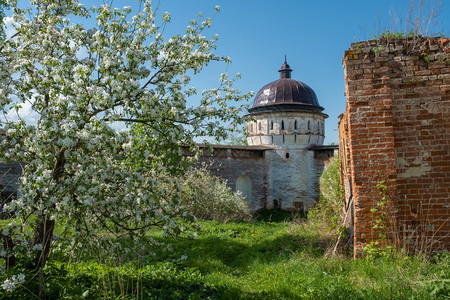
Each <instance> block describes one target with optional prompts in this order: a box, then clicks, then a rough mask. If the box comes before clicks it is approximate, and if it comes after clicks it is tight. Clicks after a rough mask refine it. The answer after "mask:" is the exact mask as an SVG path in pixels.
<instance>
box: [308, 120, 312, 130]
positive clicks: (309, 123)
mask: <svg viewBox="0 0 450 300" xmlns="http://www.w3.org/2000/svg"><path fill="white" fill-rule="evenodd" d="M308 130H311V121H308Z"/></svg>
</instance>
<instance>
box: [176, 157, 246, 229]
mask: <svg viewBox="0 0 450 300" xmlns="http://www.w3.org/2000/svg"><path fill="white" fill-rule="evenodd" d="M176 181H177V182H178V191H179V194H178V196H179V197H180V204H181V210H182V211H185V212H187V213H190V214H192V215H193V216H194V217H196V218H198V219H203V220H218V221H223V222H227V221H232V220H249V219H251V212H250V209H249V207H248V205H247V202H245V200H244V197H243V196H242V194H241V193H240V192H234V191H233V190H232V189H231V188H230V187H228V186H227V184H226V181H225V180H223V179H221V178H219V177H216V176H214V175H211V174H210V173H209V171H208V170H207V169H206V167H204V166H202V167H200V168H194V169H191V170H190V171H188V172H187V173H185V174H184V175H183V176H180V177H178V178H176Z"/></svg>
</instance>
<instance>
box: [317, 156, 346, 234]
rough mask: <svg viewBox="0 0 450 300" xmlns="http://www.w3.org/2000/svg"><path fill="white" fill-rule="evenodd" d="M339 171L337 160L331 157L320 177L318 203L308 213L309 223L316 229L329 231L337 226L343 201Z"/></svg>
mask: <svg viewBox="0 0 450 300" xmlns="http://www.w3.org/2000/svg"><path fill="white" fill-rule="evenodd" d="M339 170H340V162H339V158H338V157H333V158H332V159H331V161H330V164H329V165H328V166H327V167H326V169H325V170H324V172H323V174H322V176H321V177H320V199H319V202H318V203H317V204H316V206H315V207H313V208H312V209H311V210H310V211H309V212H308V219H309V221H310V223H311V224H312V225H313V226H315V227H317V228H321V229H324V228H326V229H328V230H331V229H334V228H336V227H337V225H338V222H339V219H340V215H341V212H342V206H343V199H344V190H343V188H342V184H341V179H340V172H339Z"/></svg>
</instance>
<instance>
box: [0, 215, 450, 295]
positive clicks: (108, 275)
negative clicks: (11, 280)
mask: <svg viewBox="0 0 450 300" xmlns="http://www.w3.org/2000/svg"><path fill="white" fill-rule="evenodd" d="M284 217H286V215H279V214H275V215H271V214H267V213H266V215H263V216H260V217H259V218H257V219H256V220H255V221H251V222H229V223H226V224H223V223H219V222H215V221H201V222H199V224H200V225H201V230H198V231H196V233H197V237H196V238H189V237H188V236H190V235H191V234H194V232H193V231H192V232H189V233H188V234H186V235H185V237H178V238H176V237H170V238H167V237H165V238H163V237H162V234H161V232H159V231H155V232H153V233H151V234H152V236H153V238H154V239H155V240H156V241H159V242H161V243H160V245H159V246H152V247H150V246H149V247H148V248H147V250H146V251H144V252H142V253H139V255H138V256H136V255H130V254H126V253H124V255H123V256H122V257H121V258H120V259H119V260H118V261H111V260H110V259H109V257H108V256H105V255H100V254H99V253H94V252H92V251H89V250H87V251H86V255H85V256H84V257H85V258H84V259H81V260H78V261H72V260H71V258H70V256H68V255H66V254H64V253H58V252H55V254H54V255H53V258H51V260H50V261H51V262H50V263H49V264H48V266H47V267H46V270H45V273H46V285H47V289H46V290H47V295H48V298H50V299H449V294H450V282H449V281H450V255H448V254H446V255H441V256H436V257H432V258H430V259H425V258H423V257H408V256H405V255H401V254H396V255H389V256H387V257H384V258H379V259H358V260H353V259H352V258H351V257H350V256H343V255H341V256H338V257H326V256H325V251H326V249H327V247H328V246H329V244H330V241H328V240H327V239H326V238H324V237H323V236H322V237H321V236H320V235H318V234H317V232H314V231H312V230H311V229H310V228H309V227H308V226H307V225H305V222H304V221H303V220H302V219H300V220H299V219H295V218H288V219H284ZM37 287H38V280H37V278H31V279H30V278H28V281H27V282H26V284H25V286H24V287H23V288H21V289H18V290H17V291H16V292H15V293H10V294H6V293H5V292H4V291H3V293H4V294H3V295H2V294H0V298H2V299H3V298H4V299H8V298H9V299H20V298H22V299H33V298H35V297H34V296H33V294H35V293H37V292H36V291H37Z"/></svg>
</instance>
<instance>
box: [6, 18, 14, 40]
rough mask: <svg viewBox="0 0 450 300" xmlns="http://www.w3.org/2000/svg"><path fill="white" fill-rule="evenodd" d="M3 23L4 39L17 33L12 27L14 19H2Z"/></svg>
mask: <svg viewBox="0 0 450 300" xmlns="http://www.w3.org/2000/svg"><path fill="white" fill-rule="evenodd" d="M3 23H4V24H5V34H6V38H9V37H11V36H12V35H13V34H15V33H16V32H17V31H16V29H15V28H14V26H13V23H14V19H13V18H12V17H5V18H3Z"/></svg>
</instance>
